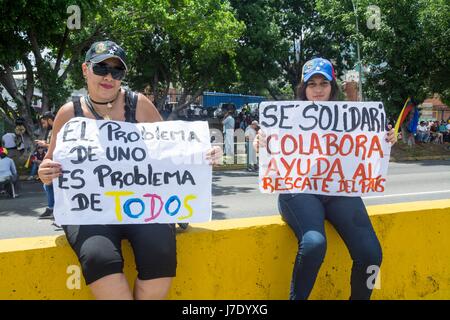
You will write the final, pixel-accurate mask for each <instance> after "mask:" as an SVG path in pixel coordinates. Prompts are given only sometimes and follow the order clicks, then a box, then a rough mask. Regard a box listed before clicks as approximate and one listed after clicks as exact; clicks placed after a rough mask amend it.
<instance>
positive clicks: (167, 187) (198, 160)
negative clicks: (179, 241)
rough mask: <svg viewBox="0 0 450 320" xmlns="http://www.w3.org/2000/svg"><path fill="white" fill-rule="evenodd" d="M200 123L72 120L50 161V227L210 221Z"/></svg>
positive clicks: (205, 137)
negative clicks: (53, 168)
mask: <svg viewBox="0 0 450 320" xmlns="http://www.w3.org/2000/svg"><path fill="white" fill-rule="evenodd" d="M210 148H211V145H210V140H209V130H208V123H207V122H205V121H196V122H184V121H169V122H157V123H138V124H133V123H127V122H120V121H105V120H98V121H97V120H93V119H88V118H73V119H71V120H70V121H69V122H67V123H66V124H65V125H64V126H63V128H62V129H61V130H60V132H59V133H58V136H57V142H56V148H55V152H54V156H53V159H54V160H55V161H57V162H59V163H61V165H62V169H63V171H62V172H63V175H62V176H60V177H59V178H58V179H55V180H54V181H53V187H54V191H55V200H56V202H55V208H54V215H55V222H56V223H57V224H60V225H70V224H80V225H82V224H139V223H176V222H205V221H210V220H211V181H212V169H211V166H210V165H209V164H208V163H207V162H206V160H205V154H206V152H207V150H208V149H210Z"/></svg>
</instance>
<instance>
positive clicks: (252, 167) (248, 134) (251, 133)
mask: <svg viewBox="0 0 450 320" xmlns="http://www.w3.org/2000/svg"><path fill="white" fill-rule="evenodd" d="M258 126H259V124H258V121H256V120H254V121H252V124H251V125H249V126H248V127H247V129H246V130H245V140H246V141H247V145H248V151H247V152H248V167H247V171H254V172H256V171H257V170H258V165H257V161H256V151H255V149H254V148H253V140H255V137H256V134H257V133H258Z"/></svg>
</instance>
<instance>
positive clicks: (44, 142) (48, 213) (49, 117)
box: [35, 111, 55, 219]
mask: <svg viewBox="0 0 450 320" xmlns="http://www.w3.org/2000/svg"><path fill="white" fill-rule="evenodd" d="M54 120H55V115H54V114H53V112H51V111H47V112H45V113H44V114H43V115H42V117H41V126H42V129H43V130H44V135H43V139H41V140H35V143H36V144H37V145H38V147H42V148H44V149H45V152H47V150H48V149H49V148H50V141H51V138H52V132H53V121H54ZM43 188H44V190H45V193H46V195H47V208H45V211H44V213H42V214H41V215H40V216H39V219H54V216H53V207H54V206H55V195H54V192H53V185H52V184H51V183H50V184H45V183H44V184H43Z"/></svg>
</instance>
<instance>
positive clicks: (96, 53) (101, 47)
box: [84, 40, 128, 70]
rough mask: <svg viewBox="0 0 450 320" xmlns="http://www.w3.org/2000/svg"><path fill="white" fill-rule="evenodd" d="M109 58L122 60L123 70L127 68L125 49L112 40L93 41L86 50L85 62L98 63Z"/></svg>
mask: <svg viewBox="0 0 450 320" xmlns="http://www.w3.org/2000/svg"><path fill="white" fill-rule="evenodd" d="M109 58H116V59H119V60H120V62H122V64H123V66H124V67H125V70H128V68H127V64H126V63H125V61H126V55H125V51H124V50H123V49H122V48H121V47H120V46H119V45H118V44H117V43H115V42H113V41H108V40H107V41H98V42H94V43H93V44H92V45H91V47H90V48H89V50H88V51H87V52H86V58H85V59H84V61H85V62H89V61H90V62H93V63H99V62H102V61H104V60H106V59H109Z"/></svg>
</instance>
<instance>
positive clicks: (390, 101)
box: [320, 0, 450, 116]
mask: <svg viewBox="0 0 450 320" xmlns="http://www.w3.org/2000/svg"><path fill="white" fill-rule="evenodd" d="M320 2H321V10H322V12H323V13H324V14H325V15H327V16H328V17H334V18H333V21H334V24H335V25H339V26H340V27H339V28H340V29H344V30H345V29H347V30H353V32H354V34H355V36H353V37H352V39H351V41H352V42H353V43H356V41H359V42H360V44H361V55H362V62H363V65H364V66H365V67H366V70H367V69H368V70H369V72H367V73H365V74H364V79H365V81H364V86H363V91H364V95H365V97H366V99H368V100H381V101H383V102H384V104H385V106H386V110H387V112H388V114H390V115H392V116H396V115H398V113H399V112H400V110H401V108H402V107H403V104H404V102H405V100H406V99H407V98H408V96H411V97H414V98H415V99H416V100H418V101H419V102H420V101H423V100H424V99H425V98H426V97H429V96H431V95H432V94H433V93H435V92H436V93H440V94H441V95H442V96H443V98H444V101H448V100H449V95H450V90H449V88H450V83H449V82H450V78H449V77H448V73H449V71H450V43H449V41H448V39H449V36H450V10H449V9H450V4H449V3H448V1H445V0H414V1H409V0H353V3H354V4H355V5H357V7H358V10H357V15H358V18H359V31H360V33H359V35H358V34H356V29H355V15H354V13H353V10H352V9H350V8H351V6H352V1H351V0H347V1H344V2H342V1H336V0H330V1H325V0H323V1H320ZM369 6H376V8H378V9H379V16H377V14H376V12H375V11H373V10H370V7H369Z"/></svg>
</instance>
